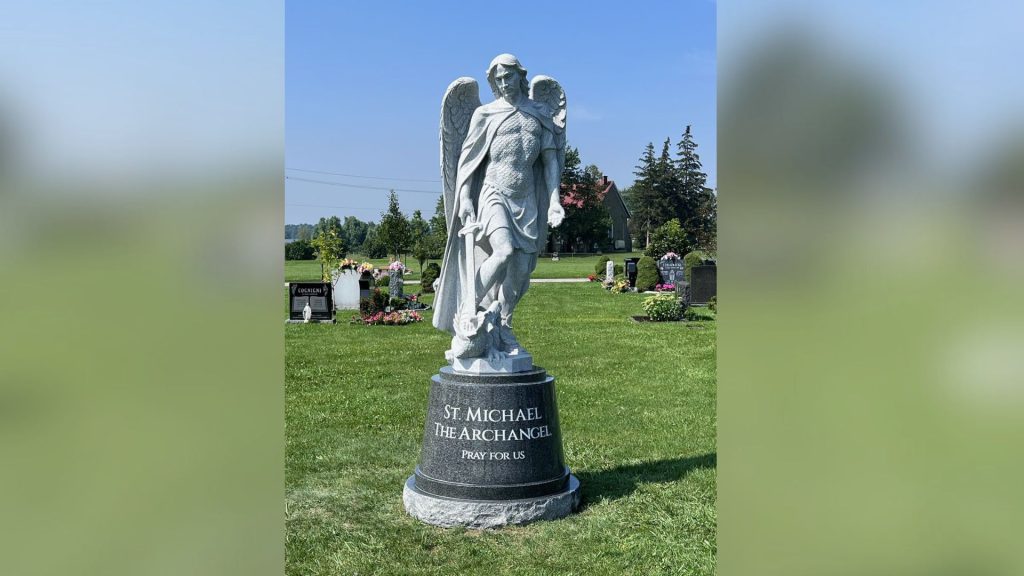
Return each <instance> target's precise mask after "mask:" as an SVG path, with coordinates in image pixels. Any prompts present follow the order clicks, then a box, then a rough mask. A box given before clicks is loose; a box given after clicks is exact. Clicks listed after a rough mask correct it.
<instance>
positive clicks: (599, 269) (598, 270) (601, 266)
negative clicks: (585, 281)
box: [594, 256, 611, 276]
mask: <svg viewBox="0 0 1024 576" xmlns="http://www.w3.org/2000/svg"><path fill="white" fill-rule="evenodd" d="M609 260H611V258H609V257H607V256H601V257H600V258H598V259H597V264H594V274H596V275H598V276H604V270H605V266H606V264H605V262H607V261H609Z"/></svg>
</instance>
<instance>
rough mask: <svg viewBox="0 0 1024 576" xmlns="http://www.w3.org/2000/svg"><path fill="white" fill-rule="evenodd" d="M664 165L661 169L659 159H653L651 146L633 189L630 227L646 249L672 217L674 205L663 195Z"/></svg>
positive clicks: (637, 171) (630, 197)
mask: <svg viewBox="0 0 1024 576" xmlns="http://www.w3.org/2000/svg"><path fill="white" fill-rule="evenodd" d="M664 170H665V167H664V162H662V163H661V165H660V166H659V159H658V158H657V157H655V155H654V144H652V143H648V144H647V148H645V149H644V154H643V156H641V157H640V164H639V165H637V167H636V172H634V173H633V174H634V175H635V176H636V180H635V181H634V182H633V186H631V187H630V191H629V192H630V193H629V202H630V204H628V206H629V211H630V214H632V216H633V218H632V220H631V223H630V226H631V228H632V231H633V234H634V235H635V236H637V237H639V238H643V239H644V245H645V246H646V244H647V241H649V240H650V233H651V232H652V231H653V230H655V229H657V228H658V226H661V224H663V223H664V222H666V221H668V220H669V219H670V218H671V217H672V203H671V201H670V199H669V198H666V197H665V196H664V195H663V194H662V188H663V186H662V183H661V181H662V180H663V178H662V175H661V174H662V173H663V172H664Z"/></svg>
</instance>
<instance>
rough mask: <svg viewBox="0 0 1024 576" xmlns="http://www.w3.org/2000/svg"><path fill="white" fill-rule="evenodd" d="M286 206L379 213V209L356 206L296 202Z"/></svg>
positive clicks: (288, 203)
mask: <svg viewBox="0 0 1024 576" xmlns="http://www.w3.org/2000/svg"><path fill="white" fill-rule="evenodd" d="M285 206H303V207H307V208H337V209H338V210H370V211H374V212H376V211H377V208H357V207H355V206H329V205H327V204H299V203H296V202H285Z"/></svg>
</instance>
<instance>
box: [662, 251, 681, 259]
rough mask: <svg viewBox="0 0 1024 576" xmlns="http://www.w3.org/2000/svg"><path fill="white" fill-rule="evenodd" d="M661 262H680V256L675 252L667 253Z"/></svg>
mask: <svg viewBox="0 0 1024 576" xmlns="http://www.w3.org/2000/svg"><path fill="white" fill-rule="evenodd" d="M660 260H679V254H676V253H675V252H665V255H664V256H662V257H661V258H660Z"/></svg>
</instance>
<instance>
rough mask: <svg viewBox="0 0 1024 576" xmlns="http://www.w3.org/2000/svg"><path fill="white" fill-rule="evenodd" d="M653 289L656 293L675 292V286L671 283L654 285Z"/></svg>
mask: <svg viewBox="0 0 1024 576" xmlns="http://www.w3.org/2000/svg"><path fill="white" fill-rule="evenodd" d="M654 289H655V290H656V291H658V292H675V289H676V285H675V284H673V283H671V282H666V283H665V284H655V285H654Z"/></svg>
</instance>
